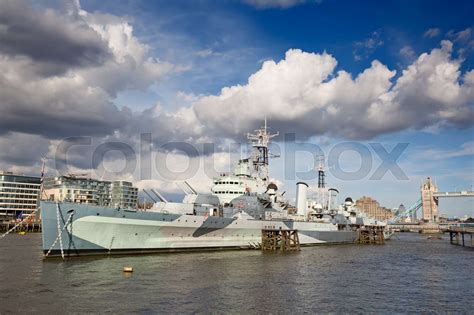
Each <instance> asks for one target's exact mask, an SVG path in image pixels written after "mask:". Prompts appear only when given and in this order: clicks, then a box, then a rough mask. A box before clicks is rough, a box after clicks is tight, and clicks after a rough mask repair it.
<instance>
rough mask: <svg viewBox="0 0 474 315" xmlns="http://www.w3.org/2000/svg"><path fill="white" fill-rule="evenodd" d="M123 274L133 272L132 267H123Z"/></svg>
mask: <svg viewBox="0 0 474 315" xmlns="http://www.w3.org/2000/svg"><path fill="white" fill-rule="evenodd" d="M123 272H133V268H132V267H128V266H127V267H123Z"/></svg>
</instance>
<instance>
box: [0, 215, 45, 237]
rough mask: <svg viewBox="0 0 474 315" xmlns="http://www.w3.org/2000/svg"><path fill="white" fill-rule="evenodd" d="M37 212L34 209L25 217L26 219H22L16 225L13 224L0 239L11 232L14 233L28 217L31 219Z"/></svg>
mask: <svg viewBox="0 0 474 315" xmlns="http://www.w3.org/2000/svg"><path fill="white" fill-rule="evenodd" d="M37 211H38V209H35V210H34V211H33V212H32V213H30V214H29V215H27V216H26V217H24V218H23V219H22V220H21V221H20V222H18V223H17V224H15V225H14V226H13V227H12V228H11V229H9V230H8V231H7V232H5V233H3V234H2V235H1V236H0V238H4V237H5V236H7V235H8V234H10V233H11V232H12V231H14V230H15V229H16V228H17V227H19V226H20V225H22V224H23V223H24V222H25V220H26V219H28V218H29V217H31V216H32V215H33V214H36V212H37Z"/></svg>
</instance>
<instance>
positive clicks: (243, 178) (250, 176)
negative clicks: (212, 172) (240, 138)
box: [211, 119, 278, 205]
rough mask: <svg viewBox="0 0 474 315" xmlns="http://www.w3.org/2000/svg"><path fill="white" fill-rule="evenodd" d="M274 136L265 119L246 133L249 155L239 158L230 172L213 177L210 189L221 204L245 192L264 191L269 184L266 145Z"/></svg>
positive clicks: (268, 156) (267, 150)
mask: <svg viewBox="0 0 474 315" xmlns="http://www.w3.org/2000/svg"><path fill="white" fill-rule="evenodd" d="M276 136H278V132H277V133H274V134H270V133H268V128H267V120H266V119H265V124H264V126H263V127H262V128H260V129H257V130H255V132H254V133H248V134H247V139H248V140H249V141H250V143H251V145H252V153H251V155H250V157H248V158H245V159H240V160H239V161H238V163H237V165H236V166H235V169H234V172H233V173H232V174H220V175H219V176H218V177H215V178H214V179H213V186H212V189H211V191H212V193H213V194H214V195H215V196H217V197H218V198H219V201H220V203H221V204H222V205H228V204H230V202H231V201H232V200H233V199H235V198H237V197H238V196H242V195H245V194H246V193H260V194H261V193H264V192H265V190H266V189H267V186H268V184H269V177H268V175H269V169H268V167H269V163H268V162H269V158H270V152H269V149H268V145H269V143H270V140H271V139H272V138H274V137H276Z"/></svg>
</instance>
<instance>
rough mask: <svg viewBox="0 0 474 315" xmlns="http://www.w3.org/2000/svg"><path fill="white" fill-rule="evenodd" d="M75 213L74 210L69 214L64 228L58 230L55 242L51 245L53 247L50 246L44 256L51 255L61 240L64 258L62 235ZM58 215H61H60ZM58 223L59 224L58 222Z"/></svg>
mask: <svg viewBox="0 0 474 315" xmlns="http://www.w3.org/2000/svg"><path fill="white" fill-rule="evenodd" d="M73 214H74V212H73V213H71V214H70V215H69V217H68V218H67V220H66V222H65V224H64V226H63V228H62V229H61V230H60V231H58V236H57V237H56V239H55V240H54V242H53V245H51V247H50V248H49V250H48V252H47V253H46V255H44V257H48V255H49V254H50V253H51V251H52V250H53V247H54V246H55V245H56V243H57V242H58V240H59V241H60V244H61V245H60V246H61V257H62V258H63V259H64V251H63V248H62V240H61V239H62V237H61V236H62V234H63V232H64V230H65V229H66V228H67V227H68V226H69V224H70V223H71V218H72V216H73ZM58 217H59V216H58ZM58 225H59V224H58Z"/></svg>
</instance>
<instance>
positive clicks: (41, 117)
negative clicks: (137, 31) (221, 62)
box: [0, 0, 182, 138]
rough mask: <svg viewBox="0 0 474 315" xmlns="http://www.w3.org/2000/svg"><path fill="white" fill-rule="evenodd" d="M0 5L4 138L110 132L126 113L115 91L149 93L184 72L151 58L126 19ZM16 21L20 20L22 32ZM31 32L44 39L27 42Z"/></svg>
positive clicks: (78, 11)
mask: <svg viewBox="0 0 474 315" xmlns="http://www.w3.org/2000/svg"><path fill="white" fill-rule="evenodd" d="M1 8H2V9H1V10H0V11H1V16H2V19H1V20H0V24H1V25H6V29H7V34H6V35H5V36H2V37H1V38H0V45H1V47H2V49H0V99H1V100H2V106H3V108H2V109H3V111H4V112H5V113H4V114H2V115H1V116H0V133H2V132H3V133H4V132H11V131H17V132H24V133H31V134H40V135H43V136H46V137H48V138H58V137H64V136H68V135H71V134H73V135H77V134H80V135H108V134H111V133H112V132H113V131H114V130H115V129H118V128H120V126H121V125H122V124H123V123H124V122H125V120H126V119H127V114H128V113H125V112H124V111H120V110H118V109H117V107H116V106H115V105H114V104H112V99H113V98H114V97H115V95H116V93H117V92H119V91H123V90H126V89H145V88H147V87H148V86H150V85H151V84H154V83H156V82H158V81H159V80H161V79H162V78H163V77H165V76H166V75H168V74H169V73H172V72H174V71H180V70H182V69H181V68H179V67H177V66H175V65H172V64H169V63H166V62H162V61H159V60H156V59H155V58H152V57H151V56H150V55H149V48H148V46H147V45H145V44H143V43H141V42H140V41H139V40H138V39H137V38H136V37H135V36H134V35H133V27H132V25H131V24H130V23H129V22H128V21H127V20H126V19H124V18H121V17H117V16H113V15H106V14H101V13H88V12H85V11H83V10H81V9H80V8H79V7H75V6H70V7H69V10H68V14H67V15H66V14H64V13H63V14H62V15H61V14H60V12H57V11H54V10H51V9H49V10H45V11H41V10H39V9H37V10H36V9H33V8H31V7H28V6H27V5H26V4H25V2H23V1H20V0H19V1H7V2H3V3H2V4H1ZM16 17H22V18H23V20H24V22H23V24H22V25H21V27H20V26H18V24H17V20H18V19H17V18H16ZM53 26H54V27H53ZM18 30H20V31H18ZM30 33H34V34H36V33H38V34H40V35H38V36H40V37H41V38H43V39H42V40H41V41H37V42H36V41H35V42H34V45H33V44H32V43H29V41H28V42H25V43H23V42H22V38H23V37H24V35H23V34H30ZM58 34H59V35H58ZM17 38H18V39H17ZM49 38H54V39H55V40H54V41H49V40H48V39H49ZM50 42H54V45H53V46H54V47H53V48H54V49H51V47H50ZM61 49H66V51H65V52H63V51H62V50H61ZM38 50H41V51H42V52H41V53H39V52H37V51H38ZM56 50H58V51H56ZM76 50H78V51H76ZM12 52H17V53H15V54H13V53H12ZM61 54H62V55H61ZM63 55H64V56H63ZM57 56H59V57H61V58H59V57H57ZM97 56H100V58H99V57H97ZM89 59H94V60H95V59H97V60H98V61H97V62H96V61H94V62H92V61H90V60H89Z"/></svg>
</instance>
